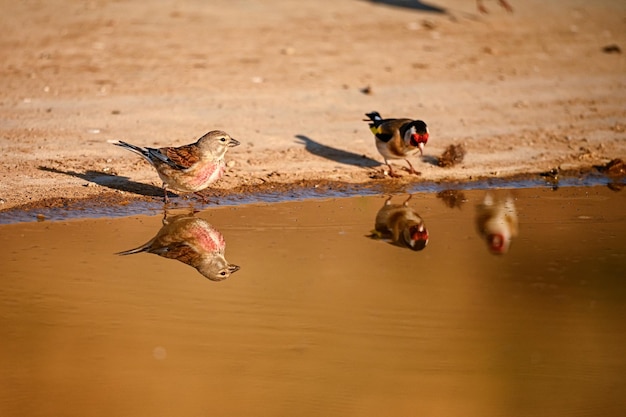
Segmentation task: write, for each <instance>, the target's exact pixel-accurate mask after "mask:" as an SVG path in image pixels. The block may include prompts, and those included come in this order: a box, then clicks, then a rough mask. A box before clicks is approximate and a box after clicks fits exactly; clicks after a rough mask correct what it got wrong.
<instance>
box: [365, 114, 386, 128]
mask: <svg viewBox="0 0 626 417" xmlns="http://www.w3.org/2000/svg"><path fill="white" fill-rule="evenodd" d="M365 115H366V116H367V117H368V119H363V121H364V122H370V127H378V126H379V125H380V123H381V122H382V121H383V118H382V116H381V115H380V113H378V112H377V111H373V112H371V113H365Z"/></svg>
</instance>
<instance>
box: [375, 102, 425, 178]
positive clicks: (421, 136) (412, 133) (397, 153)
mask: <svg viewBox="0 0 626 417" xmlns="http://www.w3.org/2000/svg"><path fill="white" fill-rule="evenodd" d="M365 115H366V116H367V117H368V119H365V120H364V121H366V122H369V127H370V130H371V131H372V133H373V134H374V137H375V138H376V149H378V152H380V154H381V155H382V156H383V158H384V159H385V164H387V166H388V167H389V175H390V176H391V177H398V176H399V175H398V174H396V173H395V172H394V171H393V168H392V166H391V164H390V163H389V160H390V159H404V160H405V161H406V163H407V164H408V165H409V169H408V171H409V172H410V173H411V174H415V175H419V174H420V173H419V172H418V171H416V170H415V168H413V165H411V162H410V161H409V160H408V159H407V158H408V157H409V156H412V155H415V154H416V153H417V152H420V154H423V152H424V146H425V145H426V143H427V142H428V136H429V134H428V127H427V126H426V123H424V122H423V121H422V120H413V119H407V118H402V119H383V118H382V117H381V115H380V114H379V113H378V112H371V113H366V114H365Z"/></svg>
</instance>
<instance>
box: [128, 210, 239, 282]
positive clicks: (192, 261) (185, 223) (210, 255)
mask: <svg viewBox="0 0 626 417" xmlns="http://www.w3.org/2000/svg"><path fill="white" fill-rule="evenodd" d="M225 249H226V242H225V241H224V236H222V234H221V233H220V232H219V231H218V230H217V229H216V228H214V227H213V226H211V224H209V222H207V221H206V220H204V219H200V218H197V217H194V216H193V215H188V214H183V215H178V216H175V217H172V218H169V219H168V218H167V217H165V218H164V219H163V227H161V229H160V230H159V232H158V233H157V234H156V236H155V237H154V238H152V239H151V240H150V241H148V242H146V243H145V244H143V245H141V246H139V247H136V248H134V249H129V250H126V251H123V252H119V253H117V255H132V254H134V253H141V252H147V253H153V254H155V255H159V256H162V257H164V258H169V259H176V260H177V261H180V262H183V263H185V264H187V265H191V266H192V267H194V268H196V270H197V271H198V272H200V273H201V274H202V275H203V276H205V277H206V278H208V279H210V280H211V281H223V280H225V279H226V278H228V277H230V275H231V274H233V273H235V272H237V271H238V270H239V267H238V266H237V265H233V264H230V263H228V261H226V258H225V257H224V251H225Z"/></svg>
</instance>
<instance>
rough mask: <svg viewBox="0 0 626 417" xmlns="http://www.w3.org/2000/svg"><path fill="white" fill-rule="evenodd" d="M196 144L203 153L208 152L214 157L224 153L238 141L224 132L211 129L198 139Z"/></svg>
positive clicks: (237, 143)
mask: <svg viewBox="0 0 626 417" xmlns="http://www.w3.org/2000/svg"><path fill="white" fill-rule="evenodd" d="M197 144H198V147H199V148H200V149H201V151H202V152H203V153H207V154H210V155H212V156H214V157H221V156H223V155H224V154H225V153H226V151H227V150H228V148H232V147H233V146H237V145H239V141H238V140H236V139H233V138H231V137H230V135H229V134H228V133H226V132H222V131H221V130H212V131H210V132H209V133H207V134H206V135H204V136H202V137H201V138H200V139H198V142H197Z"/></svg>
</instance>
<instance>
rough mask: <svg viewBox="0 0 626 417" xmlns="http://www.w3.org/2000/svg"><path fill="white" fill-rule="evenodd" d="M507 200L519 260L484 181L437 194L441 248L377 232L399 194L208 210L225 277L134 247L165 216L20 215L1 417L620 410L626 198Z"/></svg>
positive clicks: (428, 216)
mask: <svg viewBox="0 0 626 417" xmlns="http://www.w3.org/2000/svg"><path fill="white" fill-rule="evenodd" d="M491 192H492V193H494V196H495V197H497V198H504V197H506V196H507V195H509V194H511V195H512V196H513V197H514V199H515V200H514V202H515V210H516V212H517V216H518V218H519V233H518V235H517V236H516V237H514V238H513V239H512V242H511V246H510V248H509V251H508V253H506V254H504V255H502V256H497V255H493V254H491V253H490V252H489V250H488V248H487V244H486V242H485V240H484V239H483V238H482V237H481V236H480V235H479V233H478V231H477V225H476V218H477V214H478V213H477V205H479V204H480V203H481V202H483V199H484V197H485V195H486V193H487V192H486V191H484V190H477V191H464V192H463V193H462V194H461V195H456V196H451V195H447V197H446V199H443V198H438V197H437V196H436V195H435V194H417V195H415V196H414V197H413V198H412V199H411V200H410V201H409V203H408V205H409V207H411V208H413V209H415V211H416V212H418V213H419V215H420V216H421V217H422V218H423V219H424V221H425V224H426V226H427V228H428V232H429V236H430V240H429V243H428V245H427V246H426V248H425V249H424V250H422V251H419V252H414V251H412V250H410V249H407V248H404V247H400V246H396V245H392V244H390V243H388V242H385V241H379V240H374V239H371V238H368V237H367V235H368V234H370V232H371V230H372V229H373V227H374V218H375V217H376V215H377V213H378V212H379V210H380V209H381V208H382V207H383V205H384V203H385V198H384V197H354V198H348V199H344V198H341V199H328V200H310V201H306V202H291V203H280V204H256V205H244V206H238V207H221V208H220V207H215V208H211V209H209V210H206V211H202V212H200V213H197V214H196V216H197V217H199V218H202V219H205V220H206V221H208V222H209V223H210V224H212V225H213V226H214V227H215V228H216V229H217V230H219V231H220V232H221V233H222V234H223V237H224V239H225V241H226V251H225V257H226V259H228V261H229V262H231V263H233V264H237V265H240V266H241V269H240V270H239V271H237V272H236V273H234V274H233V275H232V276H231V277H230V278H228V279H227V280H225V281H222V282H212V281H209V280H207V279H205V278H204V277H203V276H201V275H200V274H199V273H198V272H197V271H196V270H195V269H193V268H192V267H190V266H188V265H185V264H184V263H182V262H178V261H176V260H172V259H166V258H163V257H159V256H156V255H153V254H146V253H142V254H136V255H129V256H125V257H120V256H118V255H114V253H116V252H119V251H123V250H127V249H130V248H133V247H136V246H138V245H140V244H142V243H144V242H146V241H148V240H149V239H150V238H152V237H153V236H154V235H155V234H156V233H157V231H158V230H159V229H160V228H161V220H162V218H161V216H133V217H127V218H119V219H109V218H105V219H95V220H94V219H87V220H72V221H61V222H47V221H44V222H39V223H21V224H12V225H2V226H0V244H1V245H2V247H3V248H5V249H4V250H3V251H2V252H1V253H0V263H1V264H2V265H3V271H4V273H3V285H2V287H1V288H0V320H1V326H0V337H1V338H2V340H3V343H2V344H1V345H0V356H1V357H2V363H3V372H2V376H0V392H2V395H1V397H0V414H2V415H8V416H11V415H28V416H40V415H41V416H44V415H65V416H74V415H75V416H81V417H84V416H110V415H152V416H171V415H174V414H176V415H206V414H207V413H208V414H210V415H214V416H238V415H240V416H251V415H252V416H254V415H259V416H261V415H273V416H281V415H284V416H288V415H293V414H294V413H296V414H298V415H302V416H309V415H310V416H319V415H326V416H379V415H394V416H401V415H429V416H450V415H464V416H481V417H484V416H509V415H516V416H534V417H536V416H554V415H560V416H568V415H576V416H597V415H603V416H618V415H620V414H621V412H622V411H623V408H622V406H621V404H622V401H621V398H622V391H623V387H624V384H625V382H626V381H625V379H624V372H623V369H624V367H626V362H625V359H624V356H623V354H622V353H623V346H624V344H625V343H626V336H625V335H626V332H625V331H624V330H625V327H624V322H623V317H624V314H625V313H626V311H625V307H624V306H625V305H626V291H625V290H626V287H624V283H623V279H622V275H623V274H622V272H623V270H624V266H625V265H626V264H625V262H626V260H625V258H624V256H625V253H626V247H625V246H624V242H625V240H624V237H625V236H626V221H625V220H626V219H625V218H624V211H623V209H622V208H623V205H624V193H620V192H614V191H611V190H609V189H608V188H606V187H588V188H583V189H573V188H561V189H559V190H557V191H552V190H550V189H548V188H543V189H527V190H508V191H507V190H495V191H491ZM405 197H406V196H403V195H397V196H395V197H394V198H393V199H392V202H393V203H399V204H400V203H402V202H403V201H404V199H405ZM440 197H443V195H442V196H440Z"/></svg>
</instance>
